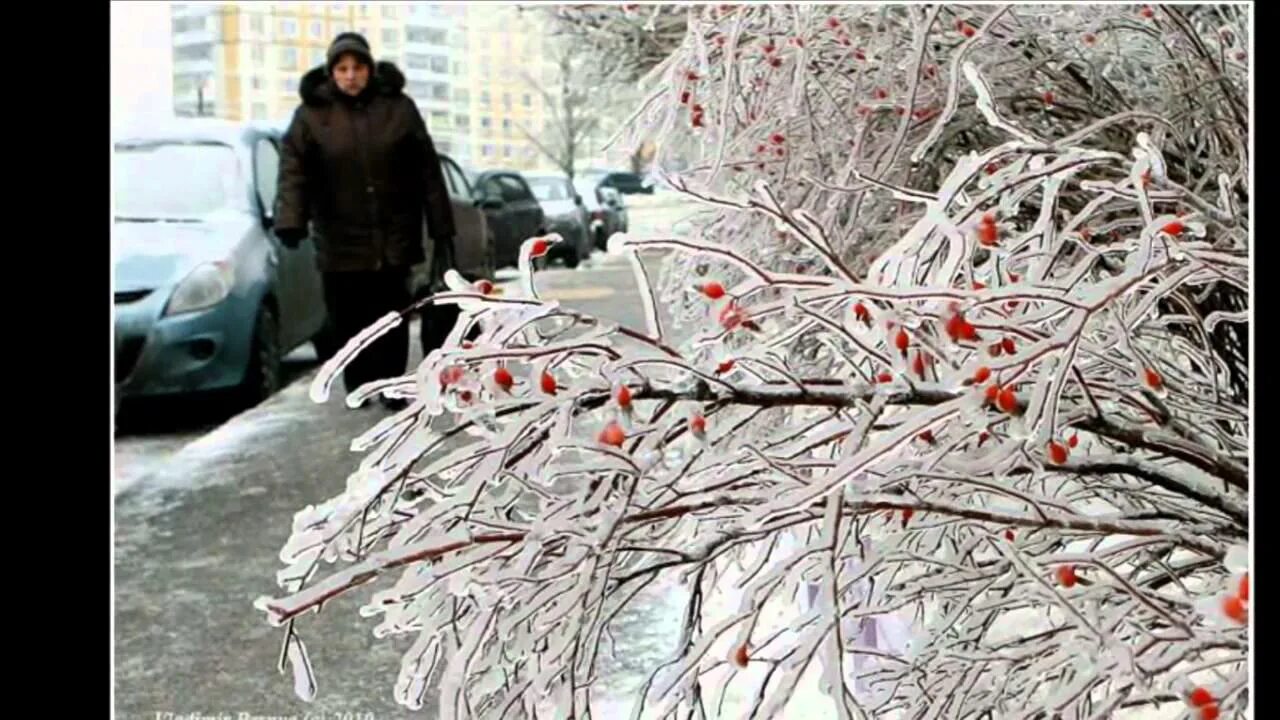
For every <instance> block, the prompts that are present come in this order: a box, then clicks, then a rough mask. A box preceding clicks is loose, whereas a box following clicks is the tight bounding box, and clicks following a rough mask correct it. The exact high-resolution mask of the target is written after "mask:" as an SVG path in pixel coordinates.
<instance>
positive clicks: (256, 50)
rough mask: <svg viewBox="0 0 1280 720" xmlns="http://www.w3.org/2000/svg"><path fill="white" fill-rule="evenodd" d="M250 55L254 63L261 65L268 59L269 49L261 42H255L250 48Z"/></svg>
mask: <svg viewBox="0 0 1280 720" xmlns="http://www.w3.org/2000/svg"><path fill="white" fill-rule="evenodd" d="M249 57H250V58H252V59H253V64H254V65H257V66H259V67H261V66H262V65H263V63H265V62H266V61H267V51H266V49H265V48H263V47H262V45H261V44H255V45H253V47H251V48H249Z"/></svg>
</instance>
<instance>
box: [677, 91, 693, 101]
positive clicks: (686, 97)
mask: <svg viewBox="0 0 1280 720" xmlns="http://www.w3.org/2000/svg"><path fill="white" fill-rule="evenodd" d="M691 95H692V93H690V92H689V91H688V90H683V91H681V92H680V104H681V105H688V104H689V98H690V96H691Z"/></svg>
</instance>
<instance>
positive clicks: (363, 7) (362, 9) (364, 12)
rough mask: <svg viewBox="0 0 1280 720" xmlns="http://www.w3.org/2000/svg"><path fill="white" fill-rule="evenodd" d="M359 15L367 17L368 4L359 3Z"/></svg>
mask: <svg viewBox="0 0 1280 720" xmlns="http://www.w3.org/2000/svg"><path fill="white" fill-rule="evenodd" d="M360 17H369V6H368V5H361V6H360Z"/></svg>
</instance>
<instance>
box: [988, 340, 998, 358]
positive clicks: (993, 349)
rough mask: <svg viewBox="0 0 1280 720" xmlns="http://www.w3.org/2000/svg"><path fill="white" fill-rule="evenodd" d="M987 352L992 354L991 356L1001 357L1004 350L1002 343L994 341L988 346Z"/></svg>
mask: <svg viewBox="0 0 1280 720" xmlns="http://www.w3.org/2000/svg"><path fill="white" fill-rule="evenodd" d="M987 352H988V353H990V354H991V357H1000V353H1001V352H1002V351H1001V349H1000V343H993V344H992V345H991V346H990V347H988V348H987Z"/></svg>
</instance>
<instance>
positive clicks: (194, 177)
mask: <svg viewBox="0 0 1280 720" xmlns="http://www.w3.org/2000/svg"><path fill="white" fill-rule="evenodd" d="M114 158H115V161H114V163H113V173H112V175H113V180H114V185H113V187H112V191H113V193H114V195H115V214H116V217H118V218H125V219H140V220H155V219H170V218H172V219H183V218H194V217H198V216H201V215H207V214H209V213H212V212H216V211H218V210H224V209H227V208H232V207H236V206H238V205H240V204H241V199H240V198H238V197H237V193H238V192H239V191H240V187H241V183H240V177H241V175H240V162H239V159H238V158H237V157H236V154H235V150H233V149H232V147H231V146H230V145H225V144H222V143H214V142H197V143H187V142H176V141H163V142H146V141H144V142H120V143H116V146H115V154H114Z"/></svg>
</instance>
